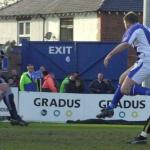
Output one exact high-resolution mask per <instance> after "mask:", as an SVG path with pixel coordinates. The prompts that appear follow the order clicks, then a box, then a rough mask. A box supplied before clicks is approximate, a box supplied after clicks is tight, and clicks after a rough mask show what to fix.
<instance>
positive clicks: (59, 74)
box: [21, 40, 128, 92]
mask: <svg viewBox="0 0 150 150" xmlns="http://www.w3.org/2000/svg"><path fill="white" fill-rule="evenodd" d="M117 44H118V43H114V42H59V41H53V42H51V41H27V40H23V41H22V48H21V49H22V63H21V70H22V72H23V71H25V70H26V66H27V64H30V63H31V64H33V65H34V66H35V69H38V68H39V67H40V66H41V65H44V66H45V67H46V68H47V70H48V71H50V72H53V73H54V74H55V76H56V79H57V80H58V81H60V82H61V81H62V80H63V79H64V77H65V76H67V75H68V74H69V73H71V72H79V74H80V76H81V78H82V79H83V80H84V83H85V88H86V90H85V92H87V87H88V85H89V83H90V82H91V81H92V80H93V79H95V78H96V77H97V73H98V72H102V73H103V74H104V75H105V78H107V79H110V80H112V82H113V84H114V85H116V84H117V82H118V79H119V76H120V74H121V73H122V72H123V71H124V70H126V68H127V56H128V54H127V50H125V51H124V52H122V53H120V54H118V55H116V56H115V57H114V58H113V59H112V60H111V62H110V64H109V66H108V68H105V67H104V65H103V60H104V57H105V56H106V55H107V53H108V52H109V51H110V50H111V49H112V48H114V47H115V46H116V45H117Z"/></svg>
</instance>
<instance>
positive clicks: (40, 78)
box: [34, 65, 46, 91]
mask: <svg viewBox="0 0 150 150" xmlns="http://www.w3.org/2000/svg"><path fill="white" fill-rule="evenodd" d="M43 71H46V69H45V67H44V66H43V65H42V66H40V68H39V70H37V71H35V72H34V76H35V78H36V79H37V83H38V88H39V91H42V84H43V78H44V77H43Z"/></svg>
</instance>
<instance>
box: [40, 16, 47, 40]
mask: <svg viewBox="0 0 150 150" xmlns="http://www.w3.org/2000/svg"><path fill="white" fill-rule="evenodd" d="M40 17H41V18H42V19H43V41H44V40H45V38H44V36H45V22H46V17H45V16H44V15H40Z"/></svg>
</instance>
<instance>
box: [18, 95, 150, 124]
mask: <svg viewBox="0 0 150 150" xmlns="http://www.w3.org/2000/svg"><path fill="white" fill-rule="evenodd" d="M19 95H20V98H19V113H20V115H21V116H22V117H23V119H25V120H28V121H46V122H66V121H67V120H74V121H75V120H85V119H96V117H95V116H96V115H97V114H98V113H99V112H100V110H101V109H102V108H104V107H105V106H106V105H107V104H108V103H110V101H111V99H112V97H113V95H111V94H99V95H98V94H68V93H67V94H65V93H63V94H62V93H44V92H41V93H40V92H20V94H19ZM149 108H150V100H149V96H124V97H123V98H122V100H121V103H119V106H118V107H117V108H116V109H115V114H114V116H113V117H112V118H110V119H111V120H118V119H119V120H120V119H123V120H127V121H144V120H146V119H147V118H148V116H149V115H150V109H149Z"/></svg>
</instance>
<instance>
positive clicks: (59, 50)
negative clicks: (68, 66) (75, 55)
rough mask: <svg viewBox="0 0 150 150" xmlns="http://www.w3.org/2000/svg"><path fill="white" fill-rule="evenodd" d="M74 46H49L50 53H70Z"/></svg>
mask: <svg viewBox="0 0 150 150" xmlns="http://www.w3.org/2000/svg"><path fill="white" fill-rule="evenodd" d="M71 49H72V46H59V47H58V46H49V54H52V55H55V54H60V55H66V54H68V55H70V54H71Z"/></svg>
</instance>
